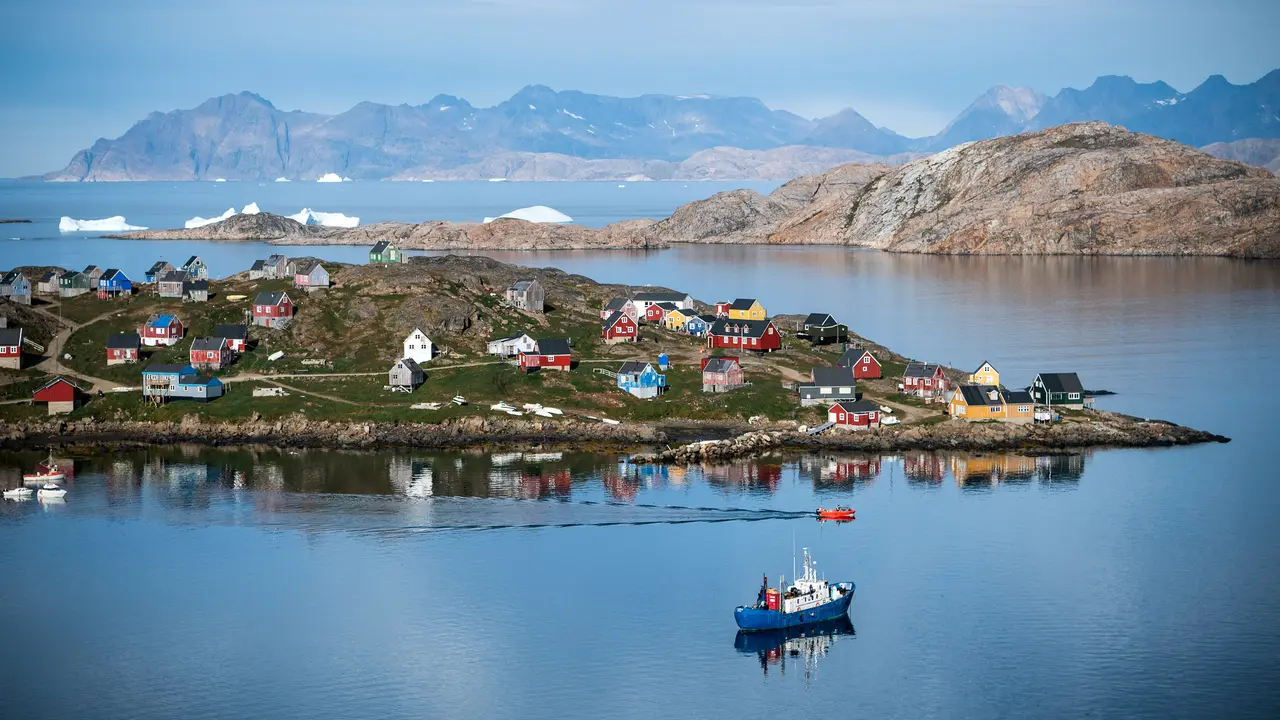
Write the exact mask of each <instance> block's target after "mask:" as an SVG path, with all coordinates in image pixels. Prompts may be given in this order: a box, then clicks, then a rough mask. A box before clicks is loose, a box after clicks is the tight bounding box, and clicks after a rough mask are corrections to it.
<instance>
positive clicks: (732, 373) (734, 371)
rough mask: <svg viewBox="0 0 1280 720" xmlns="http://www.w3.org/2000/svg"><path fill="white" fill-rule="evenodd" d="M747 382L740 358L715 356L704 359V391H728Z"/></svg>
mask: <svg viewBox="0 0 1280 720" xmlns="http://www.w3.org/2000/svg"><path fill="white" fill-rule="evenodd" d="M745 384H746V382H745V381H744V380H743V375H742V363H740V362H739V361H738V358H736V357H727V356H713V357H707V358H703V359H702V392H710V393H721V392H728V391H730V390H734V389H736V388H740V387H742V386H743V385H745Z"/></svg>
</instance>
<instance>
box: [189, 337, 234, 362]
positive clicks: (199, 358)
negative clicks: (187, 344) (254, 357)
mask: <svg viewBox="0 0 1280 720" xmlns="http://www.w3.org/2000/svg"><path fill="white" fill-rule="evenodd" d="M190 359H191V367H193V368H195V369H197V370H221V369H222V368H224V367H226V366H228V365H230V364H231V361H232V360H234V359H235V351H234V350H232V349H231V343H229V342H227V339H226V338H221V337H203V338H196V339H195V340H194V341H192V343H191V355H190Z"/></svg>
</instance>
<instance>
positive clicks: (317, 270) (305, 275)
mask: <svg viewBox="0 0 1280 720" xmlns="http://www.w3.org/2000/svg"><path fill="white" fill-rule="evenodd" d="M293 285H294V287H297V288H301V289H303V290H306V291H307V292H311V291H313V290H324V289H325V288H328V287H329V271H328V270H325V269H324V266H323V265H321V264H320V263H319V262H317V261H315V260H311V261H308V262H305V263H302V264H300V265H299V266H298V267H295V268H294V274H293Z"/></svg>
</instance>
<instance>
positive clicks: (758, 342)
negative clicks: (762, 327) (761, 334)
mask: <svg viewBox="0 0 1280 720" xmlns="http://www.w3.org/2000/svg"><path fill="white" fill-rule="evenodd" d="M751 344H752V345H759V344H760V340H759V339H757V338H751Z"/></svg>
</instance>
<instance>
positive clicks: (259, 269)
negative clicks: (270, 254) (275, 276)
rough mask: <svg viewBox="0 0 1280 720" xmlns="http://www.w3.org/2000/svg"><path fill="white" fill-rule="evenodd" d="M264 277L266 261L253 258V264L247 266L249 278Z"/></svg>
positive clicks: (260, 278) (265, 274) (259, 278)
mask: <svg viewBox="0 0 1280 720" xmlns="http://www.w3.org/2000/svg"><path fill="white" fill-rule="evenodd" d="M266 277H267V261H266V260H254V261H253V264H252V265H250V266H249V279H250V280H263V279H265V278H266Z"/></svg>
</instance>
